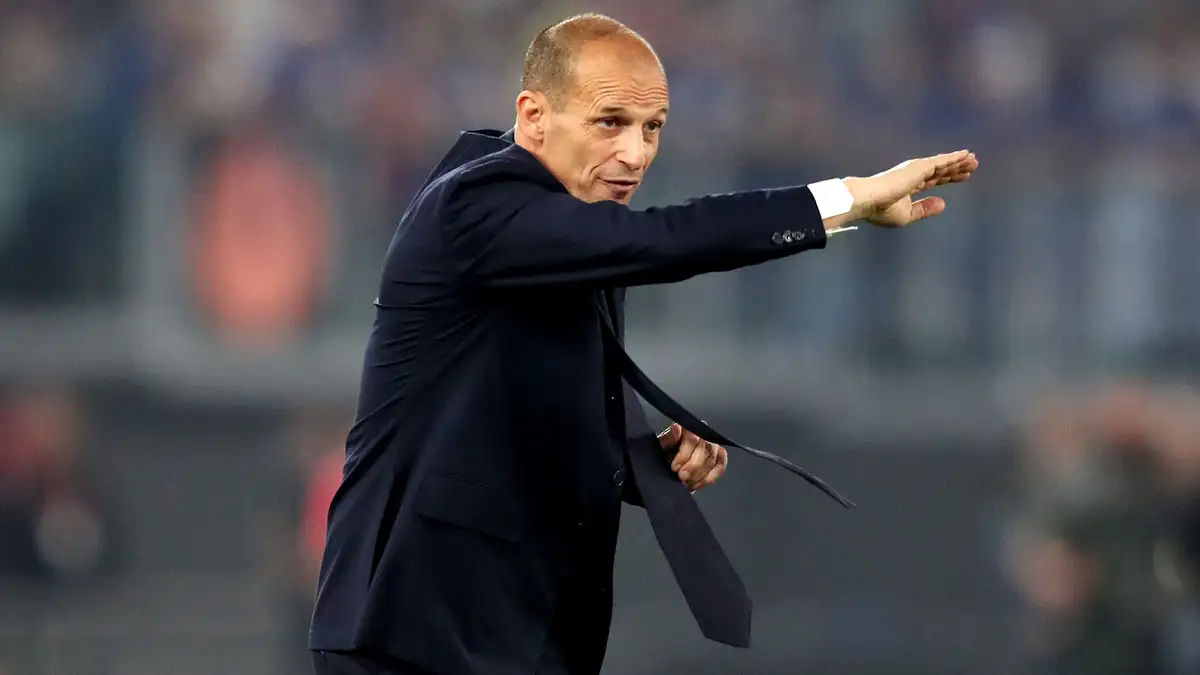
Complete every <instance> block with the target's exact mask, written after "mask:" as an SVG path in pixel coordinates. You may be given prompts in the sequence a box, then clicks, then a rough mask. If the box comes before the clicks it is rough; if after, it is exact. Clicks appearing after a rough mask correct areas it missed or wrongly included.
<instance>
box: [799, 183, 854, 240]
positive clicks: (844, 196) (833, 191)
mask: <svg viewBox="0 0 1200 675" xmlns="http://www.w3.org/2000/svg"><path fill="white" fill-rule="evenodd" d="M808 191H809V192H811V193H812V196H813V199H814V200H815V201H816V202H817V211H818V212H820V214H821V220H824V219H826V218H833V217H836V216H841V215H845V214H847V213H849V212H850V209H851V208H853V206H854V195H852V194H850V190H849V188H847V187H846V184H845V183H843V182H842V180H841V179H840V178H830V179H829V180H823V181H820V182H818V183H810V184H809V185H808ZM857 229H858V226H857V225H847V226H845V227H839V228H836V229H833V230H827V231H826V232H825V236H827V237H830V236H833V235H835V234H839V233H842V232H849V231H850V230H857Z"/></svg>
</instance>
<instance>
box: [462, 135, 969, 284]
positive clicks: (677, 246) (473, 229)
mask: <svg viewBox="0 0 1200 675" xmlns="http://www.w3.org/2000/svg"><path fill="white" fill-rule="evenodd" d="M496 161H498V162H503V161H505V160H496ZM508 161H510V162H511V161H512V160H508ZM485 166H486V165H485ZM977 167H978V162H977V161H976V160H975V157H974V155H973V154H971V153H969V152H967V151H960V152H957V153H950V154H946V155H937V156H935V157H927V158H923V159H917V160H910V161H908V162H905V163H903V164H900V165H898V166H896V167H894V168H892V169H890V170H888V171H884V172H882V173H879V174H876V175H874V176H870V177H866V178H856V177H855V178H846V179H841V181H840V183H841V185H842V186H843V187H844V188H845V193H846V194H847V195H848V199H847V200H846V204H845V206H844V208H845V210H844V212H842V213H838V214H835V215H828V216H825V217H822V216H823V214H822V213H821V210H820V208H819V207H818V203H817V199H816V198H815V197H814V192H813V190H814V189H816V186H817V185H820V184H815V185H814V186H812V187H810V186H803V187H788V188H778V189H772V190H750V191H744V192H734V193H729V194H724V195H710V196H706V197H701V198H698V199H693V200H689V201H687V202H684V203H682V204H677V205H673V206H668V207H663V208H651V209H646V210H642V211H638V210H633V209H630V208H629V207H627V206H624V205H622V204H618V203H615V202H592V203H589V202H583V201H580V200H578V199H576V198H575V197H572V196H571V195H570V194H568V193H566V192H565V191H556V190H554V189H552V188H550V187H547V186H546V185H543V184H539V183H537V182H534V181H530V180H527V178H526V177H525V176H524V175H523V174H522V172H521V171H518V170H512V171H507V172H506V170H505V169H504V168H503V167H499V168H497V169H496V170H494V171H488V170H486V168H483V169H481V170H480V171H479V172H478V174H477V176H476V177H474V178H472V176H470V175H468V176H467V177H465V178H464V179H463V180H462V181H461V183H459V184H456V185H455V186H453V188H451V189H449V190H448V193H449V194H447V195H446V196H445V200H446V203H445V204H444V208H445V210H446V212H447V220H448V222H447V223H446V227H445V229H444V233H445V237H446V241H447V243H448V245H449V248H450V250H451V252H452V254H453V258H454V260H455V261H456V263H457V264H458V265H459V272H460V273H461V274H462V276H463V277H464V278H465V279H468V280H470V281H471V282H473V283H475V284H478V285H479V286H482V287H490V288H522V287H533V286H555V285H558V286H566V285H583V286H592V287H612V286H636V285H645V284H660V283H671V282H675V281H681V280H684V279H687V278H689V277H692V276H695V275H698V274H705V273H710V272H721V271H727V270H732V269H736V268H739V267H745V266H749V265H754V264H758V263H763V262H767V261H769V260H775V259H778V258H782V257H786V256H789V255H795V254H797V253H800V252H802V251H805V250H809V249H812V248H821V247H824V245H825V241H826V234H825V233H826V231H827V230H834V229H838V228H841V227H844V226H846V225H848V224H850V223H852V222H854V221H858V220H865V221H867V222H870V223H872V224H875V225H878V226H881V227H902V226H904V225H907V224H909V223H911V222H915V221H917V220H921V219H923V218H927V217H930V216H934V215H937V214H939V213H941V212H942V211H943V210H944V209H945V202H943V201H942V200H941V199H940V198H937V197H929V198H926V199H921V200H919V201H913V199H912V196H913V195H915V194H918V193H920V192H922V191H924V190H927V189H930V188H933V187H937V186H939V185H945V184H947V183H955V182H961V181H963V180H966V179H967V178H969V177H970V176H971V174H972V173H973V172H974V171H975V169H976V168H977Z"/></svg>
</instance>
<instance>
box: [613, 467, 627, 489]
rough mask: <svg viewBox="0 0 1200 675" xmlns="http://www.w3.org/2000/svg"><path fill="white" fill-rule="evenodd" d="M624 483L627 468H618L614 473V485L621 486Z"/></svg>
mask: <svg viewBox="0 0 1200 675" xmlns="http://www.w3.org/2000/svg"><path fill="white" fill-rule="evenodd" d="M624 484H625V470H624V469H617V472H616V473H614V474H613V485H616V486H617V487H621V486H622V485H624Z"/></svg>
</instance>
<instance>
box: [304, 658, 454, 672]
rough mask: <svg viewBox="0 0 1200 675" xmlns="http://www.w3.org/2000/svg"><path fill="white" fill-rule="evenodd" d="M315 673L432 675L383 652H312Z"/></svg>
mask: <svg viewBox="0 0 1200 675" xmlns="http://www.w3.org/2000/svg"><path fill="white" fill-rule="evenodd" d="M312 661H313V672H314V673H316V675H434V674H433V673H430V672H429V671H428V670H425V669H423V668H418V667H416V666H414V665H412V664H410V663H407V662H404V661H400V660H398V659H394V658H392V657H390V656H386V655H383V654H364V653H359V652H355V653H349V654H347V653H342V652H313V653H312Z"/></svg>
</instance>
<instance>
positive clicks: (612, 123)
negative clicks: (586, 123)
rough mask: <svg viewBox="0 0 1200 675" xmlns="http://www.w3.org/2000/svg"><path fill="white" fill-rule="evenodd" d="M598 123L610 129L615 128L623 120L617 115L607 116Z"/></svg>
mask: <svg viewBox="0 0 1200 675" xmlns="http://www.w3.org/2000/svg"><path fill="white" fill-rule="evenodd" d="M598 124H599V125H600V126H602V127H605V128H608V129H615V128H617V127H618V126H620V125H621V122H620V120H618V119H617V118H615V117H605V118H604V119H602V120H600V121H599V122H598Z"/></svg>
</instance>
